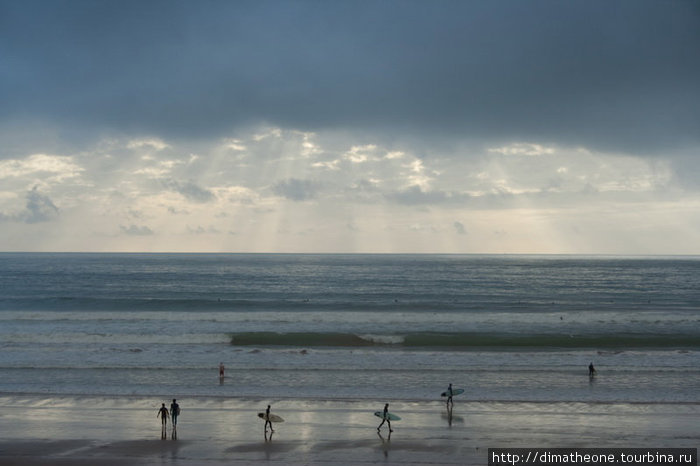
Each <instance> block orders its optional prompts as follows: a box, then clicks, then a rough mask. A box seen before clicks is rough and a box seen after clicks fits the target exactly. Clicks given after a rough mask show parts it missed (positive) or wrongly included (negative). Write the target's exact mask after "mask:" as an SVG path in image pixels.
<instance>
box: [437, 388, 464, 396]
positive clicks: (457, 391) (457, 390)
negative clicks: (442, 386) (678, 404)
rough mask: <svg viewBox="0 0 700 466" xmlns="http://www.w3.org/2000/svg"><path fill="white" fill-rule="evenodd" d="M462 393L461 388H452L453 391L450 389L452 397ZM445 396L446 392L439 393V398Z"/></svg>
mask: <svg viewBox="0 0 700 466" xmlns="http://www.w3.org/2000/svg"><path fill="white" fill-rule="evenodd" d="M462 393H464V389H463V388H453V389H452V396H455V395H461V394H462ZM447 395H448V394H447V391H444V392H442V393H440V396H447Z"/></svg>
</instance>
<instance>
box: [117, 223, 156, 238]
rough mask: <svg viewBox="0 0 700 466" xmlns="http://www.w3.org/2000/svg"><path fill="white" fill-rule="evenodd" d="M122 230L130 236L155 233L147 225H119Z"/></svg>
mask: <svg viewBox="0 0 700 466" xmlns="http://www.w3.org/2000/svg"><path fill="white" fill-rule="evenodd" d="M119 228H120V229H121V231H122V232H123V233H124V234H126V235H129V236H151V235H153V234H154V233H153V230H151V229H150V228H148V227H147V226H145V225H142V226H138V225H133V224H132V225H129V226H128V227H125V226H120V227H119Z"/></svg>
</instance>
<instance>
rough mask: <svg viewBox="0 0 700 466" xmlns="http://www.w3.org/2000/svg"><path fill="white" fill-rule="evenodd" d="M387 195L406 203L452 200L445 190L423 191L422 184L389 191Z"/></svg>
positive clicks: (437, 202) (422, 203) (400, 202)
mask: <svg viewBox="0 0 700 466" xmlns="http://www.w3.org/2000/svg"><path fill="white" fill-rule="evenodd" d="M386 197H387V198H388V199H390V200H392V201H394V202H398V203H399V204H406V205H425V204H441V203H444V202H446V201H448V200H450V195H449V194H448V193H446V192H444V191H423V190H422V189H421V187H420V186H411V187H409V188H407V189H404V190H401V191H397V192H391V193H387V195H386Z"/></svg>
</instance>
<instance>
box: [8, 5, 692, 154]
mask: <svg viewBox="0 0 700 466" xmlns="http://www.w3.org/2000/svg"><path fill="white" fill-rule="evenodd" d="M698 8H699V7H698V5H697V4H696V2H674V3H673V4H672V5H669V4H668V3H667V2H658V1H655V0H635V1H624V0H623V1H619V2H615V4H614V5H611V4H610V3H609V2H607V1H602V0H601V1H596V0H594V1H588V0H586V1H571V2H553V1H548V0H533V1H528V2H507V3H503V2H464V1H459V0H446V1H442V2H439V4H437V5H436V4H434V3H432V2H420V1H403V0H391V1H385V2H363V3H360V4H357V3H354V2H351V3H346V2H324V3H322V4H319V3H318V2H316V1H298V2H284V3H277V2H227V1H214V2H209V3H207V7H206V8H202V7H201V6H200V5H198V4H194V3H192V2H183V1H175V2H166V1H159V0H156V1H151V2H148V5H143V4H142V3H139V2H120V3H119V4H115V3H112V2H85V3H83V2H78V3H75V2H39V1H27V2H10V3H7V2H6V3H5V4H4V5H3V27H2V28H0V43H3V44H4V47H3V57H4V60H5V63H6V65H7V66H6V67H5V68H4V71H3V73H2V74H0V87H1V88H2V89H6V90H8V92H7V94H6V96H5V99H4V102H3V106H2V109H0V125H3V124H4V125H9V124H14V123H16V122H17V121H19V120H20V119H23V120H24V121H34V122H36V121H39V122H52V123H53V124H54V125H56V126H59V127H61V128H63V130H62V131H64V134H66V135H67V136H70V139H71V140H77V139H79V138H80V137H81V136H82V137H90V135H93V134H96V133H100V132H101V131H112V132H117V133H128V134H140V135H144V134H145V135H153V134H156V135H159V136H160V137H165V138H167V139H175V138H180V139H182V138H203V137H210V138H211V137H219V136H222V135H225V133H227V132H228V131H230V129H231V128H234V127H237V128H242V127H252V126H257V125H259V124H262V123H264V124H270V125H273V126H276V127H281V128H293V129H297V130H300V131H322V130H342V131H346V130H349V131H358V132H361V133H364V134H373V135H374V136H377V137H384V138H385V139H384V141H388V140H393V139H395V138H396V136H397V135H400V136H402V137H414V138H415V139H416V140H423V141H428V140H429V141H431V142H433V143H435V142H438V141H443V142H446V141H452V142H454V141H456V140H461V139H472V140H480V141H485V142H487V143H489V144H490V143H491V142H493V141H496V142H497V143H500V142H503V141H506V142H507V141H524V140H526V141H545V142H546V143H547V144H550V143H556V144H564V145H569V146H578V145H582V146H586V147H590V148H594V149H596V150H608V151H619V152H626V153H631V152H644V153H647V154H653V153H655V152H656V151H659V150H664V151H666V152H670V151H671V150H672V149H674V148H678V147H687V146H688V145H691V146H692V145H696V144H698V142H700V135H698V132H697V127H698V126H700V125H699V124H698V123H699V120H700V110H698V109H700V90H699V89H698V86H697V82H699V81H700V60H699V59H698V56H697V49H698V47H699V46H700V14H699V11H698ZM77 9H79V10H80V13H81V14H75V12H76V10H77ZM155 18H157V20H155ZM359 30H361V31H362V33H361V34H358V31H359ZM85 63H90V66H89V67H86V66H84V64H85ZM57 134H60V132H59V133H57ZM59 137H60V136H59ZM141 138H143V139H141V140H142V141H151V142H148V144H151V146H152V147H153V148H155V149H158V148H159V143H158V142H157V141H158V139H150V138H151V136H141ZM134 140H138V138H136V137H135V138H134ZM154 141H155V143H154ZM244 147H245V146H244V145H240V144H237V143H234V150H240V149H242V148H244ZM492 147H493V146H492ZM360 159H361V157H360ZM358 160H359V159H358Z"/></svg>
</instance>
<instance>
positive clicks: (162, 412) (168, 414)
mask: <svg viewBox="0 0 700 466" xmlns="http://www.w3.org/2000/svg"><path fill="white" fill-rule="evenodd" d="M179 415H180V405H179V404H177V400H176V399H175V398H173V402H172V403H171V404H170V411H168V408H166V407H165V403H163V404H161V406H160V409H159V410H158V414H157V415H156V416H157V417H159V418H160V422H161V425H162V426H163V432H165V427H166V426H167V425H168V418H171V419H172V420H173V429H176V428H177V417H178V416H179Z"/></svg>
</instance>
